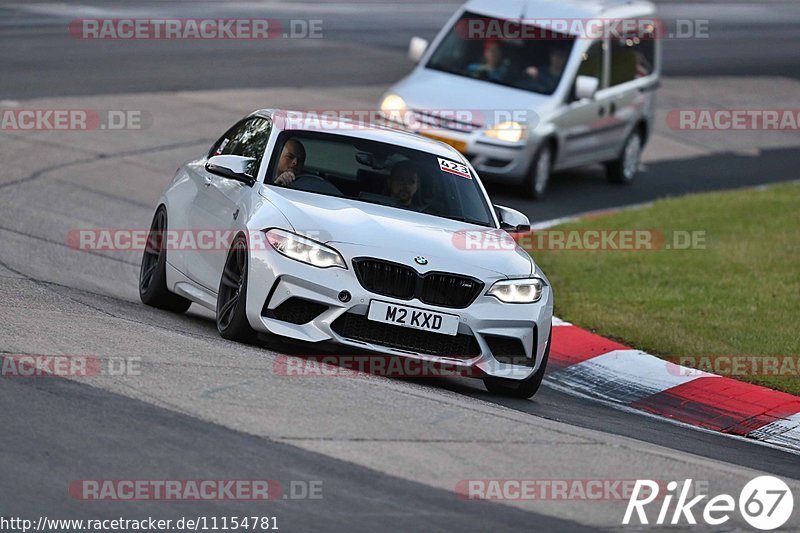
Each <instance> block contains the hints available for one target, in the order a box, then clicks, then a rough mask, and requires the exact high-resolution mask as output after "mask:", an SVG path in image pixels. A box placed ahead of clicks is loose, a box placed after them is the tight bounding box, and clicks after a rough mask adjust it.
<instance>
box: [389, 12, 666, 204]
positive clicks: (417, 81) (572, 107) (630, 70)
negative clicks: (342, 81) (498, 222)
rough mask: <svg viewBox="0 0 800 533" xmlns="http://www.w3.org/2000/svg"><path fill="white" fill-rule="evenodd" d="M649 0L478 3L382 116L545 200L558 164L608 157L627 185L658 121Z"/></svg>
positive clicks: (412, 51)
mask: <svg viewBox="0 0 800 533" xmlns="http://www.w3.org/2000/svg"><path fill="white" fill-rule="evenodd" d="M658 26H659V24H658V21H657V19H655V6H654V5H653V4H652V3H650V2H645V1H636V0H634V1H628V0H597V1H592V2H583V1H577V0H520V1H496V0H471V1H469V2H467V3H466V4H464V5H463V6H462V7H461V8H460V9H459V10H458V11H457V12H456V13H455V14H454V15H453V16H452V18H451V19H450V20H449V21H448V22H447V24H446V25H445V27H444V28H443V29H442V31H441V32H440V33H439V35H438V36H437V37H436V38H435V39H434V41H433V42H432V43H430V44H429V43H428V42H427V41H426V40H424V39H422V38H419V37H414V38H413V39H412V40H411V44H410V46H409V55H410V57H411V59H412V60H413V61H415V62H417V63H418V65H417V66H416V68H414V70H413V71H412V72H411V73H410V74H409V75H408V76H406V77H405V78H404V79H402V80H401V81H399V82H398V83H396V84H395V85H394V86H393V87H391V89H390V90H389V91H388V92H387V93H386V94H384V96H383V98H382V100H381V104H380V107H381V115H382V117H383V119H384V121H385V122H387V123H389V124H390V125H392V126H395V127H401V128H404V129H407V130H413V131H416V132H417V133H420V134H422V135H426V136H428V137H431V138H434V139H438V140H440V141H442V142H445V143H447V144H449V145H451V146H453V147H455V148H456V149H458V150H459V151H460V152H462V153H463V154H464V155H465V156H466V157H467V158H468V159H469V161H470V162H471V163H472V165H473V166H474V167H475V170H477V171H478V172H479V173H480V175H481V176H482V177H484V178H486V179H487V180H488V181H495V182H502V183H520V184H524V186H525V190H526V191H527V193H528V194H529V195H530V196H532V197H534V198H540V197H541V196H542V195H543V194H544V192H545V190H546V188H547V185H548V182H549V180H550V176H551V174H552V172H553V171H557V170H564V169H567V168H574V167H578V166H583V165H587V164H592V163H603V164H604V165H605V168H606V171H607V175H608V179H609V181H611V182H613V183H623V184H624V183H629V182H630V181H631V180H633V179H634V177H635V175H636V172H637V170H638V167H639V161H640V158H641V153H642V149H643V147H644V145H645V143H646V142H647V139H648V137H649V135H650V132H651V130H652V121H653V113H654V103H655V102H654V94H655V89H656V88H657V87H658V86H659V79H660V63H661V57H660V56H661V49H660V39H659V37H660V36H659V33H660V31H659V28H658Z"/></svg>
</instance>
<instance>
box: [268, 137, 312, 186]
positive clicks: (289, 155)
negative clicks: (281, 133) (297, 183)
mask: <svg viewBox="0 0 800 533" xmlns="http://www.w3.org/2000/svg"><path fill="white" fill-rule="evenodd" d="M305 162H306V148H305V146H303V143H301V142H300V141H298V140H297V139H289V140H288V141H286V143H285V144H284V145H283V150H281V156H280V157H279V158H278V168H277V169H275V178H274V179H273V180H272V183H274V184H275V185H280V186H282V187H286V186H287V185H291V184H292V182H294V180H295V178H296V177H297V174H299V173H300V172H301V171H302V170H303V165H304V164H305Z"/></svg>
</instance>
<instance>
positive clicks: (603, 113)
mask: <svg viewBox="0 0 800 533" xmlns="http://www.w3.org/2000/svg"><path fill="white" fill-rule="evenodd" d="M597 114H598V115H600V116H601V117H604V116H605V115H606V107H605V106H602V105H601V106H600V109H598V110H597Z"/></svg>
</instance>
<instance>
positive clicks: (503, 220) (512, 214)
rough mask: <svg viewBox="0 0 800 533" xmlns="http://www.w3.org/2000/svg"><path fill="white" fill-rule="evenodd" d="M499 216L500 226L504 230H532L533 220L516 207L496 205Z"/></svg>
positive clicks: (495, 208)
mask: <svg viewBox="0 0 800 533" xmlns="http://www.w3.org/2000/svg"><path fill="white" fill-rule="evenodd" d="M494 210H495V212H496V213H497V218H499V219H500V227H501V228H502V229H504V230H509V231H516V232H526V231H530V230H531V221H530V220H528V217H526V216H525V215H524V214H523V213H520V212H519V211H517V210H516V209H511V208H510V207H505V206H502V205H496V206H494Z"/></svg>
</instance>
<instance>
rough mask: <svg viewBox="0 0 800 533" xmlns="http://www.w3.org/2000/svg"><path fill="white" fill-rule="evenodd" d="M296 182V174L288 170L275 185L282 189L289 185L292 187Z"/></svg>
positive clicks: (275, 181) (275, 180)
mask: <svg viewBox="0 0 800 533" xmlns="http://www.w3.org/2000/svg"><path fill="white" fill-rule="evenodd" d="M294 180H295V175H294V172H292V171H291V170H287V171H286V172H284V173H283V174H281V175H280V176H278V177H277V178H275V179H274V180H273V182H274V183H275V185H280V186H282V187H286V186H287V185H291V184H292V182H293V181H294Z"/></svg>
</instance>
